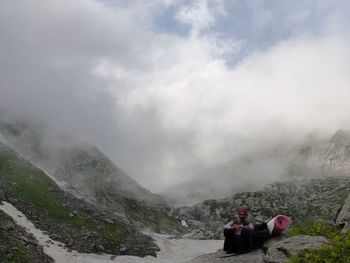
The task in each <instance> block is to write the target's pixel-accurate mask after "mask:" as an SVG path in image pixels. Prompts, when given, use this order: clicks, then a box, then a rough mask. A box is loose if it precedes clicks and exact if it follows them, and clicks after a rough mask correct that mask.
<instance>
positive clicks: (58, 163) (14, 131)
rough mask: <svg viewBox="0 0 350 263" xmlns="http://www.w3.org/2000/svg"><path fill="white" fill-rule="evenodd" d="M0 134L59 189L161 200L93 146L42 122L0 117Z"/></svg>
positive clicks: (94, 196) (90, 196)
mask: <svg viewBox="0 0 350 263" xmlns="http://www.w3.org/2000/svg"><path fill="white" fill-rule="evenodd" d="M0 134H2V136H3V137H4V139H5V140H6V141H7V144H8V145H9V146H10V147H11V148H13V149H14V150H15V151H16V152H18V153H19V154H21V156H23V157H24V158H25V159H27V160H28V161H30V162H31V163H32V164H33V165H35V166H37V167H39V168H41V169H42V170H44V171H45V172H46V173H47V174H48V175H50V176H51V178H52V179H53V180H55V181H56V182H57V183H58V184H59V185H60V186H61V187H62V188H65V190H66V191H69V192H71V193H72V194H73V195H75V196H77V197H79V196H80V197H81V198H84V199H85V200H89V201H90V202H95V203H97V202H104V201H105V202H108V200H103V198H104V196H105V195H107V194H108V193H118V194H120V195H122V196H125V197H129V198H133V199H137V200H140V201H146V202H149V203H156V204H159V203H162V199H161V197H160V196H158V195H155V194H152V193H151V192H150V191H149V190H147V189H145V188H144V187H142V186H141V185H139V184H138V183H137V182H136V181H135V180H133V179H132V178H131V177H130V176H128V175H127V174H126V173H125V172H124V171H123V170H122V169H120V168H119V167H118V166H116V165H115V164H114V163H113V162H112V161H111V160H110V159H109V158H108V157H107V156H106V155H104V154H103V153H102V152H101V151H99V149H97V148H96V147H95V146H92V145H90V144H88V143H85V142H83V141H81V140H79V139H78V138H73V137H71V136H68V135H67V134H56V133H54V132H49V131H48V127H46V126H45V125H43V124H34V123H30V122H24V121H4V120H0Z"/></svg>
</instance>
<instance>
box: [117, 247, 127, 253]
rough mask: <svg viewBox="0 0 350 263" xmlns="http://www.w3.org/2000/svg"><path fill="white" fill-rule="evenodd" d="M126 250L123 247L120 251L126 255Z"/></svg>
mask: <svg viewBox="0 0 350 263" xmlns="http://www.w3.org/2000/svg"><path fill="white" fill-rule="evenodd" d="M126 250H127V247H122V248H121V249H119V251H120V252H121V253H125V252H126Z"/></svg>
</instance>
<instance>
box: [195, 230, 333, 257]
mask: <svg viewBox="0 0 350 263" xmlns="http://www.w3.org/2000/svg"><path fill="white" fill-rule="evenodd" d="M325 243H329V241H328V240H327V239H326V238H324V237H322V236H306V235H300V236H295V237H289V238H285V239H283V240H274V239H271V241H269V242H267V243H266V245H265V246H264V248H265V249H266V254H265V253H264V250H262V249H259V250H256V251H252V252H250V253H246V254H241V255H237V256H231V257H225V256H227V254H226V253H225V252H224V251H222V250H218V251H217V252H215V253H211V254H205V255H201V256H199V257H196V258H194V259H192V260H191V261H189V263H213V262H220V263H283V262H286V261H287V260H288V258H289V257H290V256H292V255H296V254H298V253H299V252H302V251H305V250H309V249H315V250H318V249H320V248H321V246H322V244H325Z"/></svg>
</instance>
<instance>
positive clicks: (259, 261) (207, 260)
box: [188, 249, 265, 263]
mask: <svg viewBox="0 0 350 263" xmlns="http://www.w3.org/2000/svg"><path fill="white" fill-rule="evenodd" d="M264 255H265V254H264V252H263V251H262V250H261V249H259V250H256V251H252V252H250V253H244V254H240V255H230V254H226V253H225V252H224V251H223V250H221V249H220V250H218V251H217V252H215V253H210V254H205V255H201V256H199V257H196V258H194V259H192V260H190V261H189V262H188V263H214V262H220V263H263V262H264Z"/></svg>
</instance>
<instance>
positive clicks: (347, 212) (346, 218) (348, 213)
mask: <svg viewBox="0 0 350 263" xmlns="http://www.w3.org/2000/svg"><path fill="white" fill-rule="evenodd" d="M335 223H336V224H337V225H338V226H342V227H343V230H342V231H346V230H348V229H349V228H350V195H349V196H348V198H347V199H346V200H345V202H344V206H343V208H342V209H341V210H340V212H339V214H338V216H337V218H336V220H335Z"/></svg>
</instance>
